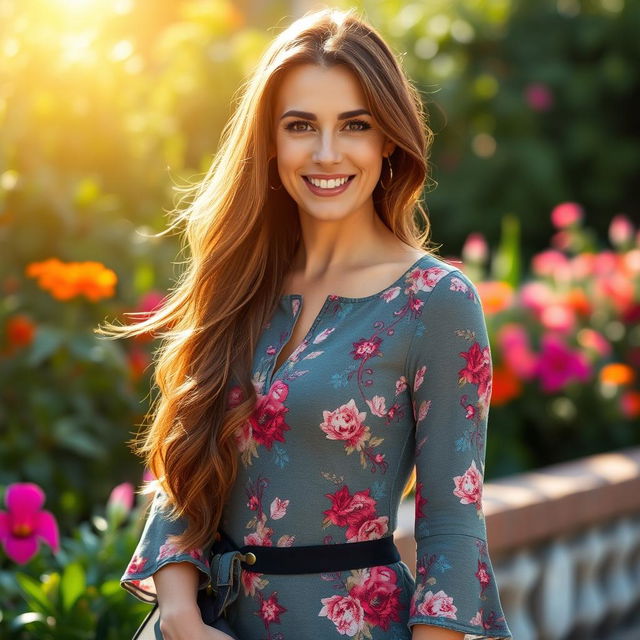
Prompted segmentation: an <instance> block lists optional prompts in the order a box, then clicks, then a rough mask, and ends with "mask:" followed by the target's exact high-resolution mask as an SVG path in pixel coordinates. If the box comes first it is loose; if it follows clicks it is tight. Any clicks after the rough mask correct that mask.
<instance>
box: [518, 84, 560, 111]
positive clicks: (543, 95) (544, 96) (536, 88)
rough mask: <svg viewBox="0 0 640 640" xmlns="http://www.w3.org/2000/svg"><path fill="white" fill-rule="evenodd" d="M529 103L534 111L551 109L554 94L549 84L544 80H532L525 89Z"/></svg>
mask: <svg viewBox="0 0 640 640" xmlns="http://www.w3.org/2000/svg"><path fill="white" fill-rule="evenodd" d="M524 96H525V99H526V101H527V104H528V105H529V106H530V107H531V109H533V111H549V109H551V106H552V105H553V94H552V93H551V90H550V89H549V86H548V85H546V84H543V83H542V82H532V83H530V84H528V85H527V86H526V87H525V89H524Z"/></svg>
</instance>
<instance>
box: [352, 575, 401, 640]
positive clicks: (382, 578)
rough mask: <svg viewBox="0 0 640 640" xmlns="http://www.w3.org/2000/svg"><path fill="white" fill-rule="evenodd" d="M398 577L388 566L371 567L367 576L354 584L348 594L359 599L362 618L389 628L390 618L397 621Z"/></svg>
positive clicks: (385, 628)
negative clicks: (363, 580) (362, 581)
mask: <svg viewBox="0 0 640 640" xmlns="http://www.w3.org/2000/svg"><path fill="white" fill-rule="evenodd" d="M397 580H398V577H397V575H396V573H395V571H394V570H393V569H390V568H389V567H384V566H380V567H372V568H371V570H370V571H369V577H368V578H367V579H366V580H365V582H364V583H363V584H356V585H355V586H354V587H353V588H352V589H351V591H349V595H350V596H353V597H355V598H357V599H358V600H360V604H361V605H362V608H363V610H364V619H365V620H366V621H367V622H369V623H370V624H374V625H376V626H378V627H382V629H384V630H385V631H387V630H388V629H389V624H390V623H391V621H392V620H394V621H396V622H398V621H399V620H400V617H399V615H398V610H399V609H400V602H399V600H398V595H399V593H400V591H401V589H400V587H398V585H397V584H396V582H397Z"/></svg>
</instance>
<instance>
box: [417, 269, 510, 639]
mask: <svg viewBox="0 0 640 640" xmlns="http://www.w3.org/2000/svg"><path fill="white" fill-rule="evenodd" d="M406 374H407V382H408V384H409V388H410V392H411V399H412V405H413V414H414V419H415V464H416V492H415V510H416V520H415V538H416V545H417V566H416V580H415V587H414V592H413V595H412V598H411V602H410V616H409V620H408V622H407V625H408V627H409V629H411V628H412V626H413V625H415V624H429V625H436V626H438V627H443V628H446V629H451V630H453V631H459V632H463V633H465V634H468V636H470V637H471V638H473V639H485V638H511V637H512V634H511V631H510V630H509V627H508V624H507V621H506V619H505V616H504V613H503V611H502V605H501V602H500V597H499V593H498V585H497V584H496V580H495V576H494V571H493V567H492V564H491V558H490V557H489V549H488V547H487V535H486V525H485V520H484V514H483V510H482V483H483V476H484V464H485V445H486V434H487V417H488V413H489V400H490V398H491V378H492V364H491V351H490V346H489V340H488V334H487V328H486V323H485V317H484V313H483V309H482V304H481V302H480V298H479V296H478V292H477V289H476V287H475V285H474V284H473V283H472V281H471V280H470V279H469V278H468V276H467V275H466V274H464V273H463V272H462V271H460V270H454V271H451V272H450V273H448V274H446V275H445V276H444V277H442V278H441V279H440V280H439V281H438V282H437V283H436V284H435V287H434V289H433V290H432V291H431V292H430V293H429V296H428V297H427V298H426V299H425V301H424V306H423V308H422V312H421V314H420V317H419V318H418V322H417V324H416V331H415V333H414V335H413V338H412V341H411V344H410V346H409V350H408V354H407V369H406Z"/></svg>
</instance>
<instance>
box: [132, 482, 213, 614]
mask: <svg viewBox="0 0 640 640" xmlns="http://www.w3.org/2000/svg"><path fill="white" fill-rule="evenodd" d="M165 497H166V494H165V493H164V492H163V491H162V490H161V489H160V488H158V490H157V491H156V493H155V494H154V497H153V501H152V503H151V507H150V510H149V514H148V516H147V520H146V522H145V524H144V528H143V530H142V534H141V536H140V540H139V542H138V545H137V547H136V549H135V552H134V554H133V557H132V558H131V561H130V562H129V565H128V566H127V568H126V570H125V572H124V574H123V575H122V577H121V578H120V586H121V587H123V588H124V589H126V590H127V591H129V592H130V593H132V594H133V595H134V596H136V598H138V599H139V600H141V601H142V602H149V603H156V602H157V601H158V597H157V593H156V589H155V583H154V581H153V577H152V576H153V574H154V573H155V572H156V571H158V569H161V568H162V567H164V566H165V565H166V564H169V563H171V562H190V563H191V564H193V565H194V566H196V567H197V568H198V569H199V570H200V573H199V583H198V589H202V588H204V587H206V586H207V585H208V584H209V580H210V573H209V561H208V557H209V551H210V549H211V545H212V544H213V540H212V541H211V543H210V544H209V545H207V546H206V547H205V548H204V549H202V548H194V549H191V550H189V551H186V552H183V553H179V552H178V549H177V548H176V547H175V546H174V545H172V544H170V543H169V541H168V537H169V536H170V535H179V534H180V533H182V532H183V531H184V530H185V529H186V528H187V521H186V519H185V518H179V519H178V520H175V521H173V522H172V521H170V520H169V519H168V517H167V515H166V514H167V513H168V508H166V507H163V500H164V498H165Z"/></svg>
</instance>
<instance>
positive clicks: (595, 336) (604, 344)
mask: <svg viewBox="0 0 640 640" xmlns="http://www.w3.org/2000/svg"><path fill="white" fill-rule="evenodd" d="M576 339H577V340H578V344H579V345H580V346H581V347H584V348H585V349H589V350H591V351H594V352H595V353H596V355H598V356H599V357H601V358H606V357H607V356H609V355H610V354H611V343H610V342H609V341H608V340H607V339H606V338H605V337H604V336H603V335H602V334H601V333H599V332H598V331H596V330H595V329H590V328H588V327H585V328H584V329H580V331H578V333H577V335H576Z"/></svg>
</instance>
